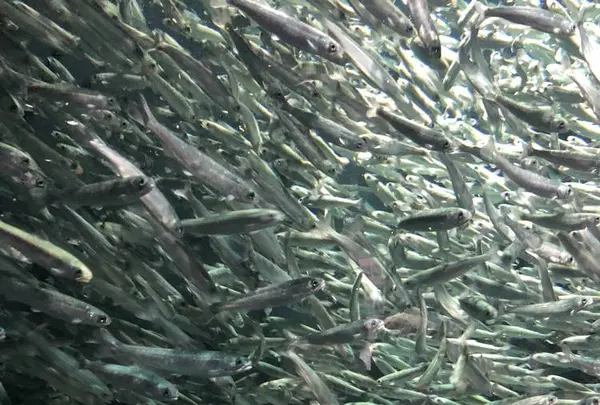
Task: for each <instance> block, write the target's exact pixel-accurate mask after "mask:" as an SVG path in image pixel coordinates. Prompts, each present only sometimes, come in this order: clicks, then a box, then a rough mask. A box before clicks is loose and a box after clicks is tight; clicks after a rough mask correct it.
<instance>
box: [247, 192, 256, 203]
mask: <svg viewBox="0 0 600 405" xmlns="http://www.w3.org/2000/svg"><path fill="white" fill-rule="evenodd" d="M246 199H247V200H248V201H254V200H255V199H256V193H255V192H254V191H249V192H248V194H246Z"/></svg>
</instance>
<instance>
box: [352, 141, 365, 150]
mask: <svg viewBox="0 0 600 405" xmlns="http://www.w3.org/2000/svg"><path fill="white" fill-rule="evenodd" d="M354 146H355V147H356V149H363V148H364V147H365V143H364V142H363V141H358V142H356V145H354Z"/></svg>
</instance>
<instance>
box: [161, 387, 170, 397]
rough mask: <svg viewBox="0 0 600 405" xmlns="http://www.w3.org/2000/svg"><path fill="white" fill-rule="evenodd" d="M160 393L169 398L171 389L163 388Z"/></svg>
mask: <svg viewBox="0 0 600 405" xmlns="http://www.w3.org/2000/svg"><path fill="white" fill-rule="evenodd" d="M162 395H163V397H165V398H170V397H171V390H170V389H168V388H165V389H164V390H163V393H162Z"/></svg>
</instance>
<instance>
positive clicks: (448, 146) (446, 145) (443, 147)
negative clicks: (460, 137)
mask: <svg viewBox="0 0 600 405" xmlns="http://www.w3.org/2000/svg"><path fill="white" fill-rule="evenodd" d="M442 150H444V151H445V152H447V151H449V150H450V142H449V141H446V142H444V144H443V145H442Z"/></svg>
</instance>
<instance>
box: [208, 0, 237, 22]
mask: <svg viewBox="0 0 600 405" xmlns="http://www.w3.org/2000/svg"><path fill="white" fill-rule="evenodd" d="M209 3H210V7H211V10H210V15H211V17H212V21H213V23H214V24H215V25H216V26H217V27H219V28H221V29H225V26H226V24H228V23H230V22H231V20H232V17H233V11H232V10H231V9H230V7H229V6H230V3H231V2H230V0H209Z"/></svg>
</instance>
